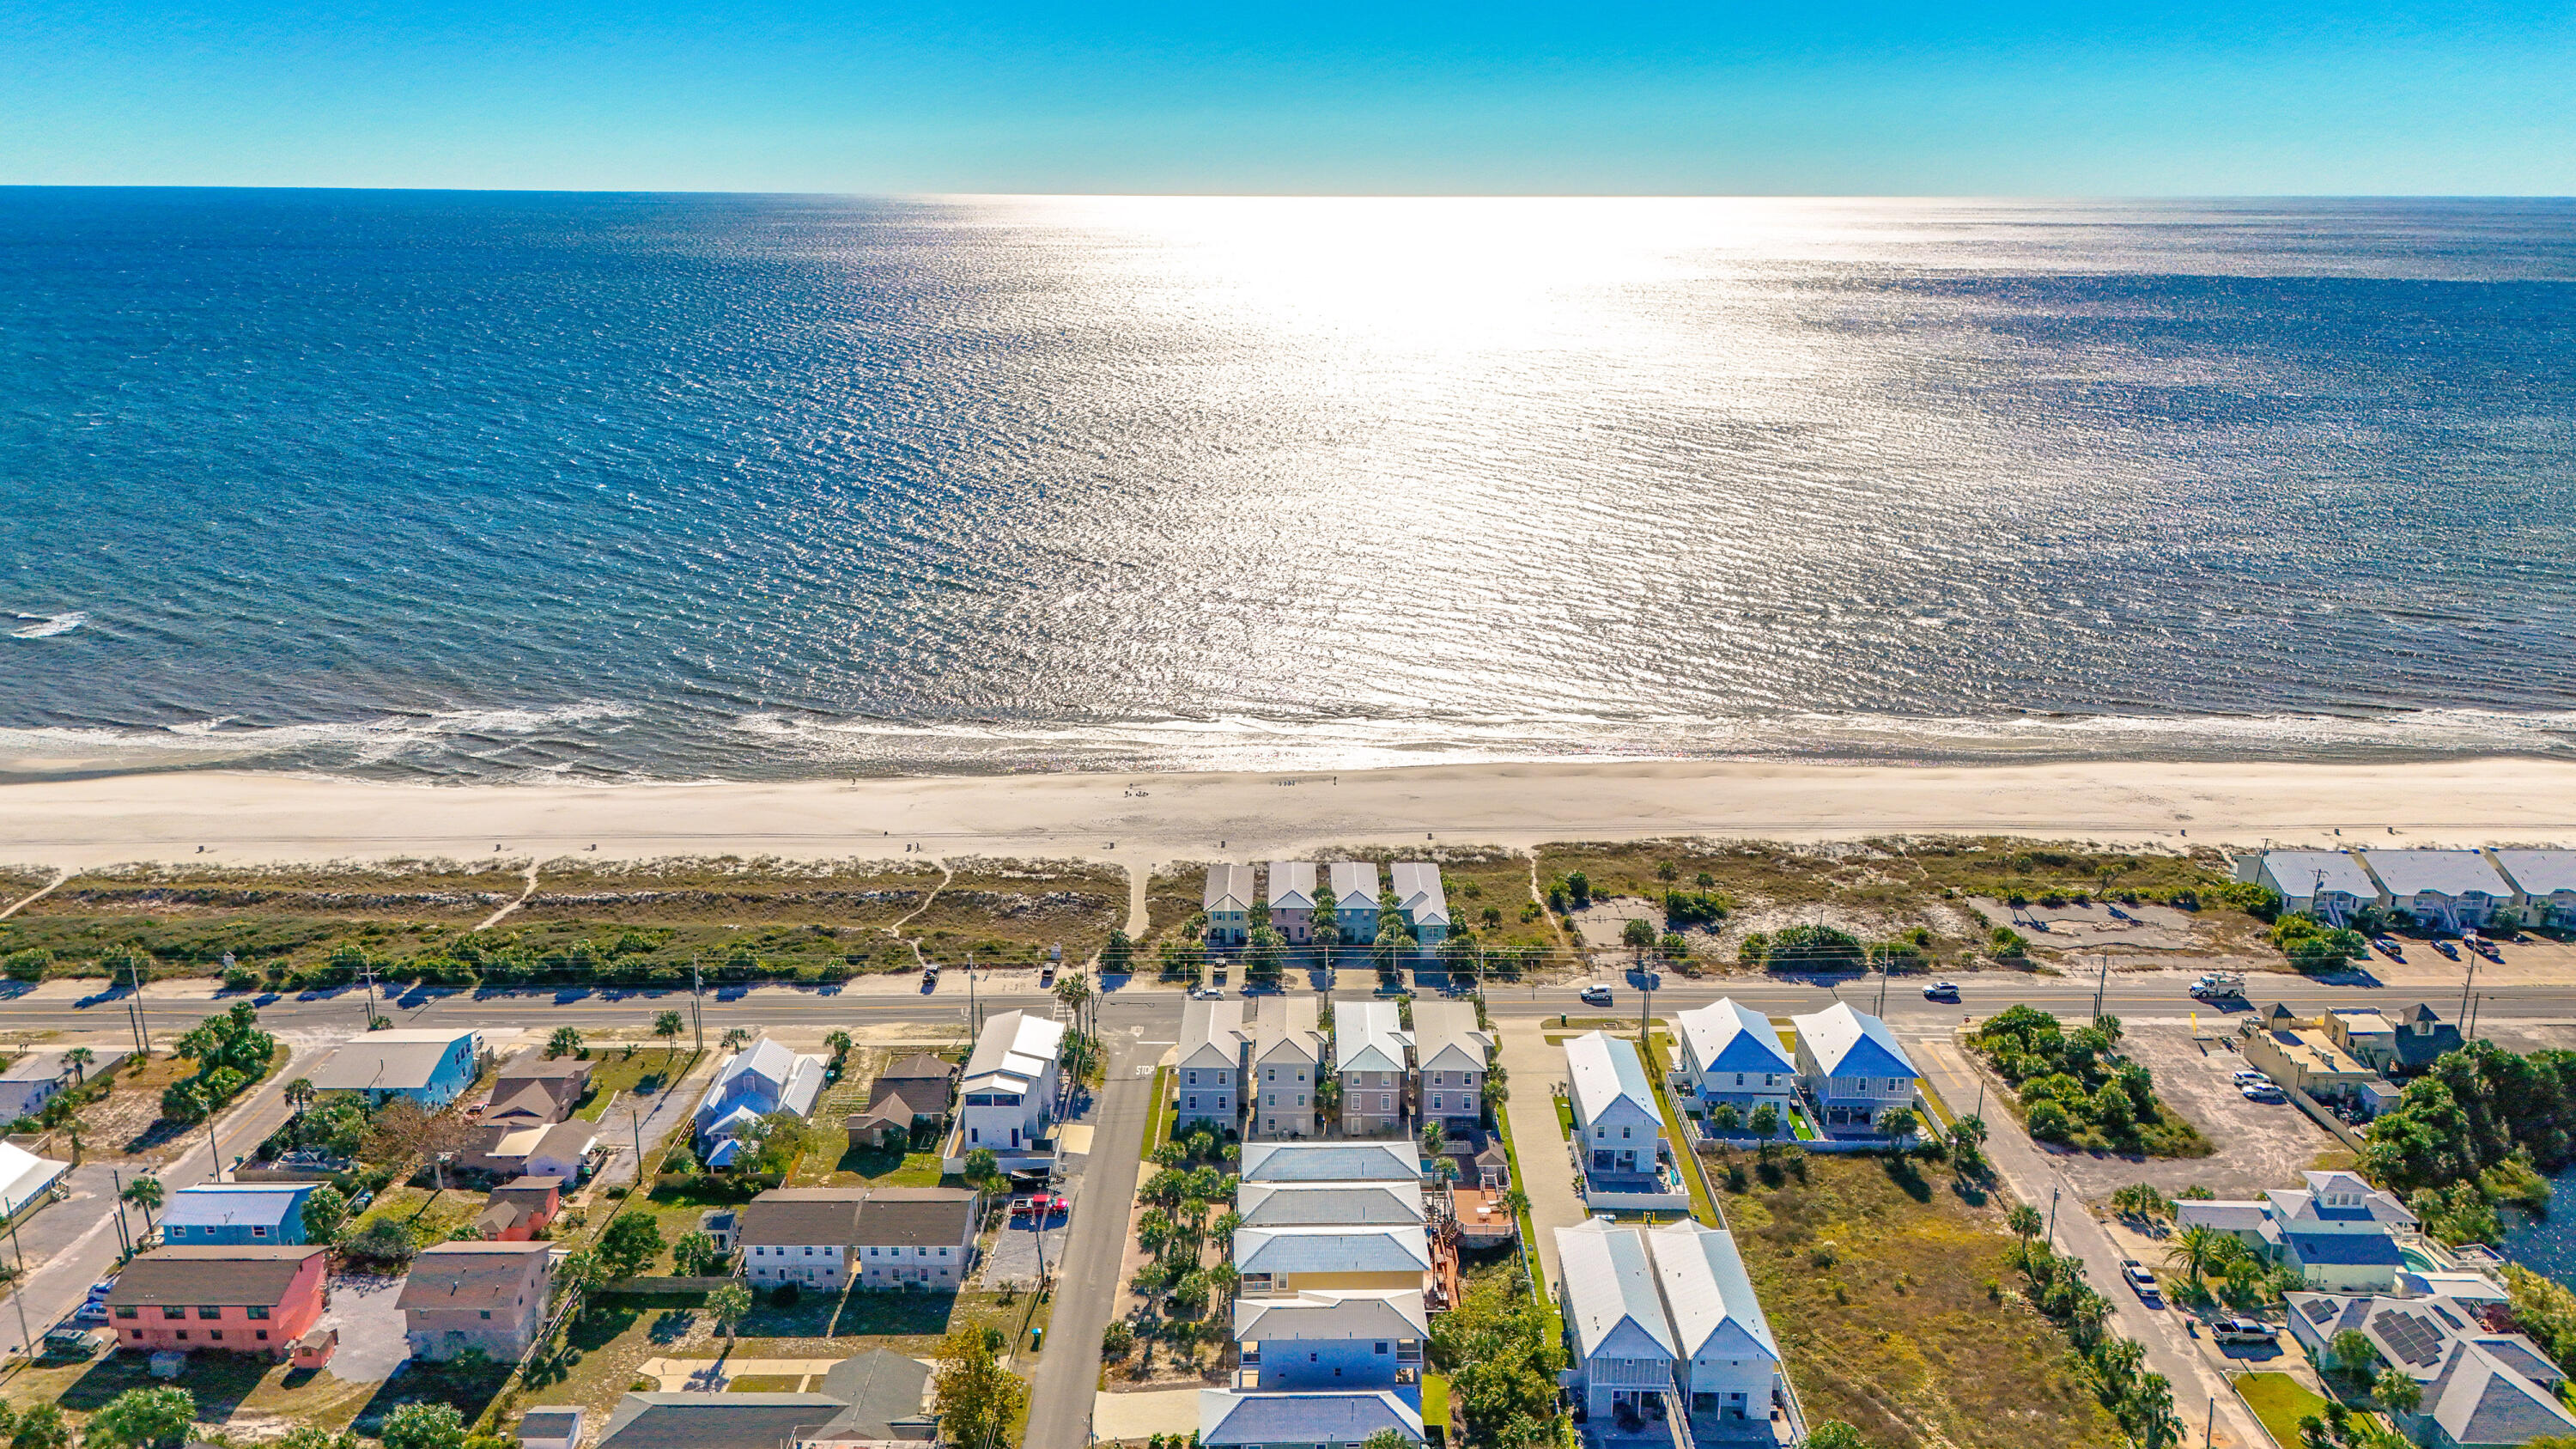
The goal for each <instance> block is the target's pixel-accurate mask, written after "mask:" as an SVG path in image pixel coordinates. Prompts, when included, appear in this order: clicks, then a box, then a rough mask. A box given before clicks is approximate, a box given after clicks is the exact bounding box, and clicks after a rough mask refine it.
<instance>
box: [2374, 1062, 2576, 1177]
mask: <svg viewBox="0 0 2576 1449" xmlns="http://www.w3.org/2000/svg"><path fill="white" fill-rule="evenodd" d="M2369 1133H2370V1147H2369V1149H2368V1150H2367V1151H2366V1152H2364V1153H2363V1154H2362V1168H2363V1170H2364V1171H2365V1172H2367V1173H2368V1174H2369V1175H2370V1176H2371V1177H2372V1178H2374V1179H2376V1180H2377V1181H2378V1182H2379V1184H2380V1185H2381V1186H2383V1187H2387V1188H2390V1189H2393V1190H2399V1191H2404V1190H2410V1189H2414V1188H2419V1187H2440V1188H2447V1187H2449V1186H2450V1185H2451V1184H2453V1183H2457V1182H2464V1181H2472V1180H2475V1181H2479V1182H2480V1183H2481V1185H2482V1188H2483V1189H2485V1190H2488V1191H2490V1192H2491V1193H2493V1194H2494V1195H2498V1196H2505V1197H2509V1198H2511V1199H2512V1200H2515V1201H2520V1202H2524V1203H2529V1202H2530V1201H2532V1200H2533V1197H2534V1195H2535V1193H2536V1192H2539V1191H2545V1189H2546V1186H2547V1184H2546V1183H2544V1182H2540V1181H2539V1179H2538V1174H2531V1175H2530V1176H2529V1177H2528V1178H2525V1177H2524V1176H2523V1175H2522V1173H2521V1172H2518V1171H2516V1170H2515V1169H2513V1168H2510V1167H2508V1164H2510V1163H2514V1162H2516V1161H2518V1160H2523V1161H2527V1166H2528V1167H2530V1168H2537V1169H2538V1173H2540V1174H2555V1173H2556V1172H2558V1171H2559V1170H2560V1169H2561V1168H2563V1167H2565V1166H2567V1165H2568V1163H2569V1162H2570V1161H2571V1160H2576V1052H2569V1051H2564V1050H2558V1049H2554V1048H2553V1049H2548V1050H2543V1051H2536V1052H2533V1053H2531V1054H2530V1055H2529V1056H2521V1055H2517V1054H2516V1053H2513V1052H2510V1051H2507V1050H2505V1049H2504V1048H2503V1047H2500V1046H2497V1045H2496V1044H2495V1043H2493V1042H2486V1041H2476V1042H2470V1043H2469V1044H2468V1045H2467V1046H2464V1047H2462V1048H2460V1049H2459V1050H2458V1051H2453V1052H2446V1053H2444V1054H2443V1055H2442V1057H2441V1059H2440V1060H2438V1061H2436V1062H2434V1063H2433V1065H2432V1067H2431V1069H2430V1070H2428V1071H2426V1072H2425V1073H2424V1075H2422V1076H2420V1077H2417V1078H2416V1079H2415V1080H2413V1081H2411V1082H2409V1083H2407V1084H2406V1089H2405V1091H2404V1092H2403V1093H2402V1094H2401V1095H2400V1096H2399V1097H2398V1099H2397V1105H2396V1106H2394V1107H2391V1108H2389V1109H2388V1110H2387V1111H2385V1112H2382V1113H2380V1114H2379V1116H2378V1117H2377V1118H2375V1119H2373V1120H2372V1122H2371V1124H2370V1128H2369ZM2498 1169H2504V1170H2503V1171H2499V1170H2498ZM2526 1170H2527V1169H2526ZM2543 1200H2544V1201H2545V1199H2543Z"/></svg>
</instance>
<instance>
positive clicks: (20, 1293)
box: [9, 1218, 36, 1363]
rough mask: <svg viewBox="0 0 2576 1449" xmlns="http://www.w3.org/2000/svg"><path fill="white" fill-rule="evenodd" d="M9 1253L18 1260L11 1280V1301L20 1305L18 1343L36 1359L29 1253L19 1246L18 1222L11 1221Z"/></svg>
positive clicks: (28, 1355) (29, 1356) (28, 1354)
mask: <svg viewBox="0 0 2576 1449" xmlns="http://www.w3.org/2000/svg"><path fill="white" fill-rule="evenodd" d="M9 1253H10V1255H11V1256H12V1257H14V1258H16V1259H17V1260H18V1276H17V1277H15V1278H12V1279H10V1280H9V1301H10V1302H11V1303H14V1304H16V1305H18V1343H19V1346H20V1348H21V1350H22V1351H23V1352H24V1353H25V1354H26V1355H27V1361H28V1362H29V1363H33V1362H35V1360H36V1336H35V1334H33V1333H31V1332H29V1331H28V1329H27V1255H26V1254H25V1253H24V1252H22V1251H20V1249H19V1247H18V1223H17V1220H16V1219H14V1218H13V1219H11V1220H10V1223H9Z"/></svg>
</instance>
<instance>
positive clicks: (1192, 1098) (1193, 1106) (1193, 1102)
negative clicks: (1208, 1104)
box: [1190, 1092, 1199, 1112]
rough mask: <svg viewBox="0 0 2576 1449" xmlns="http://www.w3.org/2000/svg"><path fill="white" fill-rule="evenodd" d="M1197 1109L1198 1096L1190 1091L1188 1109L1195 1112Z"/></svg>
mask: <svg viewBox="0 0 2576 1449" xmlns="http://www.w3.org/2000/svg"><path fill="white" fill-rule="evenodd" d="M1198 1109H1199V1098H1198V1094H1197V1093H1196V1092H1193V1093H1191V1094H1190V1110H1191V1111H1193V1112H1195V1111H1197V1110H1198Z"/></svg>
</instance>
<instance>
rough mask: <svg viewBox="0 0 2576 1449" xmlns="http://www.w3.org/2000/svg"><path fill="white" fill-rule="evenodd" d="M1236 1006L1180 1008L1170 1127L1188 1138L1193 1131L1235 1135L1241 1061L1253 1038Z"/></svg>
mask: <svg viewBox="0 0 2576 1449" xmlns="http://www.w3.org/2000/svg"><path fill="white" fill-rule="evenodd" d="M1243 1005H1244V1004H1243V1003H1242V1002H1240V1001H1231V1000H1229V1001H1198V1000H1192V1001H1187V1002H1183V1003H1182V1005H1181V1041H1180V1060H1179V1061H1178V1062H1176V1063H1174V1065H1173V1067H1172V1071H1173V1074H1174V1080H1173V1082H1172V1100H1173V1102H1174V1104H1175V1108H1174V1115H1173V1119H1172V1120H1173V1123H1174V1125H1175V1128H1176V1130H1177V1132H1178V1133H1179V1134H1181V1135H1186V1134H1187V1133H1188V1132H1189V1129H1191V1128H1192V1127H1196V1126H1201V1125H1205V1126H1209V1127H1213V1128H1215V1129H1216V1130H1217V1131H1218V1132H1220V1133H1223V1132H1230V1131H1233V1130H1234V1127H1235V1123H1236V1122H1237V1121H1238V1120H1239V1119H1240V1117H1241V1113H1242V1108H1243V1094H1242V1085H1243V1084H1242V1077H1243V1070H1244V1055H1245V1052H1246V1050H1247V1048H1248V1047H1249V1046H1250V1043H1251V1034H1250V1033H1249V1032H1248V1031H1246V1030H1245V1028H1244V1024H1243Z"/></svg>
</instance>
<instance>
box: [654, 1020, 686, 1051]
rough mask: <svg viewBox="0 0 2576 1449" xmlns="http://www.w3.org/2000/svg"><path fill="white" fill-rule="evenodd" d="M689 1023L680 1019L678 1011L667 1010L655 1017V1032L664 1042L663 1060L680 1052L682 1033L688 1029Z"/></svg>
mask: <svg viewBox="0 0 2576 1449" xmlns="http://www.w3.org/2000/svg"><path fill="white" fill-rule="evenodd" d="M688 1025H689V1024H688V1023H687V1022H685V1021H682V1020H681V1019H680V1014H679V1013H678V1012H676V1011H666V1012H663V1013H662V1014H661V1015H659V1016H656V1017H654V1018H653V1034H654V1035H655V1036H658V1037H660V1038H661V1039H662V1042H663V1047H662V1058H663V1060H665V1061H668V1060H670V1059H671V1058H672V1057H673V1056H675V1055H677V1054H678V1052H679V1049H680V1033H681V1032H683V1031H686V1030H688Z"/></svg>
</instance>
